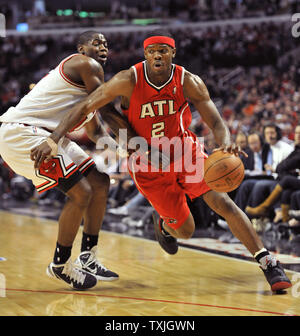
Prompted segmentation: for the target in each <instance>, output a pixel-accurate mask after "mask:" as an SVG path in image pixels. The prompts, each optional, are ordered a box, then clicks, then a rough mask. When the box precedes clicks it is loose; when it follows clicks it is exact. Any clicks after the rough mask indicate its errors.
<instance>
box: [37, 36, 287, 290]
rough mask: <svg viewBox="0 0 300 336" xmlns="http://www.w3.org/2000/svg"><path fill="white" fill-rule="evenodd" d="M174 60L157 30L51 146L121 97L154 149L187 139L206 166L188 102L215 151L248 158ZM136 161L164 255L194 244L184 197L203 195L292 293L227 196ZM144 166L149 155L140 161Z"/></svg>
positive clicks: (277, 285)
mask: <svg viewBox="0 0 300 336" xmlns="http://www.w3.org/2000/svg"><path fill="white" fill-rule="evenodd" d="M175 53H176V48H175V41H174V39H173V38H172V37H171V36H170V34H169V33H167V32H162V31H156V32H154V33H152V34H150V36H149V37H148V38H146V39H145V41H144V55H145V61H144V62H141V63H138V64H136V65H135V66H133V67H131V68H130V69H129V70H125V71H121V72H119V73H118V74H116V75H115V76H114V77H113V78H112V79H111V80H110V81H108V82H107V83H105V84H104V85H102V86H101V87H99V88H98V89H96V90H95V91H94V92H93V93H92V94H90V95H89V97H88V98H86V99H85V100H84V101H82V102H80V103H79V104H77V105H76V106H75V107H74V108H73V109H72V110H71V111H70V113H69V114H68V115H67V116H66V117H65V118H64V120H63V121H62V122H61V123H60V125H59V126H58V127H57V128H56V130H55V131H54V132H53V133H52V134H51V135H50V139H49V141H50V142H51V143H52V144H56V143H58V141H59V139H60V138H61V137H62V136H63V135H64V134H65V133H66V132H67V131H68V130H69V129H70V128H72V127H73V125H75V124H76V123H77V122H78V121H79V120H81V119H82V118H84V117H85V116H86V115H88V113H90V112H91V111H93V110H94V109H97V108H100V107H102V106H104V105H105V104H107V103H109V102H111V101H112V100H114V99H115V98H116V97H118V96H121V97H122V107H123V113H124V114H125V116H126V117H127V119H128V122H129V124H130V126H131V127H132V128H133V130H134V131H135V132H136V134H137V135H139V136H141V137H143V138H144V139H145V140H146V141H147V143H148V144H149V145H151V143H152V140H153V138H160V139H163V138H164V139H173V138H176V139H181V140H182V141H184V140H186V141H190V144H191V145H190V151H189V153H190V154H189V155H191V156H192V158H193V160H194V159H195V158H200V159H202V161H203V159H205V158H206V157H207V156H206V155H205V153H204V152H203V151H202V150H201V145H197V139H196V136H195V135H194V134H193V133H192V132H191V131H190V130H188V126H189V124H190V122H191V112H190V109H189V104H188V102H191V103H192V104H193V105H194V106H195V108H196V109H197V110H198V111H199V113H200V115H201V117H202V119H203V120H204V122H205V123H207V125H208V126H209V127H210V129H211V130H212V132H213V134H214V137H215V141H216V143H217V144H218V145H219V147H218V149H217V150H223V151H228V152H233V153H234V154H236V155H239V154H243V152H242V151H241V150H240V148H239V147H236V146H235V145H234V144H233V143H231V139H230V133H229V130H228V128H227V127H226V126H225V124H224V122H223V120H222V118H221V117H220V115H219V113H218V111H217V109H216V107H215V105H214V103H213V102H212V100H211V99H210V96H209V93H208V90H207V88H206V86H205V84H204V83H203V81H202V80H201V79H200V78H199V77H198V76H197V75H194V74H192V73H190V72H188V71H186V70H184V68H183V67H181V66H178V65H175V64H172V60H173V58H174V57H175ZM120 125H121V124H120ZM122 126H124V124H122ZM122 126H120V127H122ZM129 143H130V141H129ZM53 149H55V145H53V148H51V147H50V146H48V144H47V142H45V143H44V144H42V145H41V146H39V147H38V148H36V154H37V155H38V157H39V159H38V161H37V163H38V164H40V162H42V161H43V160H44V159H45V158H48V157H51V151H52V150H53ZM173 154H174V153H173ZM135 155H136V156H137V155H138V154H136V153H134V154H132V155H131V157H130V159H129V163H130V162H131V163H132V164H129V170H130V173H131V176H132V177H133V179H134V181H135V183H136V186H137V188H138V189H139V191H140V192H141V193H142V194H143V195H144V196H145V197H146V198H147V199H148V200H149V202H150V203H151V204H152V206H153V207H154V208H155V209H156V210H157V212H158V213H159V215H160V217H159V219H157V218H155V217H154V225H155V232H156V237H157V240H158V242H159V243H160V245H161V247H162V248H163V249H164V250H165V251H166V252H168V253H170V254H174V253H176V252H177V249H178V245H177V240H176V238H184V239H188V238H190V237H191V236H192V235H193V232H194V229H195V223H194V220H193V217H192V215H191V213H190V210H189V208H188V206H187V202H186V198H185V196H186V194H187V195H188V196H189V197H190V198H191V199H194V198H196V197H199V196H201V197H203V200H204V201H205V202H206V203H207V205H208V206H209V207H210V208H211V209H212V210H214V211H215V212H216V213H217V214H219V215H220V216H222V217H224V218H225V220H226V221H227V223H228V225H229V227H230V229H231V231H232V233H233V234H234V235H235V236H236V237H237V238H238V239H239V240H240V241H241V242H242V243H243V244H244V245H245V246H246V247H247V249H248V250H249V251H250V252H251V253H252V255H253V256H254V258H255V259H256V261H257V262H258V263H259V264H260V267H261V269H262V270H263V272H264V275H265V277H266V279H267V281H268V282H269V284H270V286H271V289H272V290H274V291H277V290H282V289H286V288H289V287H291V282H290V280H289V279H288V277H287V276H286V274H285V272H284V270H283V268H282V266H281V264H280V263H279V261H277V260H276V259H275V257H274V256H272V255H271V254H270V253H269V252H268V251H267V249H265V248H264V246H263V244H262V242H261V240H260V238H259V237H258V235H257V233H256V232H255V230H254V229H253V227H252V225H251V222H250V221H249V219H248V217H247V216H246V215H245V214H244V213H243V212H242V210H241V209H239V208H238V207H237V205H236V204H235V203H234V202H233V201H232V200H231V199H230V197H229V196H228V195H227V194H226V193H219V192H215V191H213V190H210V189H209V187H208V186H207V185H206V184H205V182H204V180H202V179H200V181H198V182H192V183H188V182H187V179H186V178H187V177H188V175H189V173H188V171H187V170H186V169H183V170H182V171H180V172H177V171H175V170H174V162H175V160H174V158H172V157H171V161H170V169H169V170H170V171H169V172H165V171H159V172H153V171H149V170H148V171H147V169H144V171H143V170H142V171H141V170H139V171H137V170H136V165H135V164H134V162H137V159H134V160H131V159H132V157H133V156H135ZM184 155H186V154H185V153H184ZM142 161H143V156H142V158H141V159H140V162H142ZM198 162H201V160H200V161H198ZM144 166H147V163H145V164H144ZM139 167H141V165H139ZM145 170H146V171H145ZM196 173H197V174H198V173H199V172H196Z"/></svg>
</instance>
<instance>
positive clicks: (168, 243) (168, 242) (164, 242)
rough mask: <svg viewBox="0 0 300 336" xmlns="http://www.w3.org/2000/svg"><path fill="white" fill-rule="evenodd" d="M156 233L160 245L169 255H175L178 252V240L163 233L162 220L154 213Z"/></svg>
mask: <svg viewBox="0 0 300 336" xmlns="http://www.w3.org/2000/svg"><path fill="white" fill-rule="evenodd" d="M152 217H153V223H154V232H155V237H156V240H157V241H158V243H159V245H160V246H161V247H162V248H163V250H164V251H166V252H167V253H169V254H175V253H177V251H178V244H177V239H176V238H174V237H173V236H171V235H170V234H169V233H167V232H162V230H163V228H162V222H163V220H162V218H161V217H158V215H157V213H156V211H153V213H152Z"/></svg>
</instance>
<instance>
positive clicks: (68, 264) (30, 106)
mask: <svg viewBox="0 0 300 336" xmlns="http://www.w3.org/2000/svg"><path fill="white" fill-rule="evenodd" d="M77 49H78V54H74V55H71V56H69V57H67V58H66V59H64V60H63V61H62V62H61V63H60V64H59V65H58V66H57V67H56V68H55V69H54V70H52V71H50V72H49V74H47V75H46V76H45V77H44V78H42V79H41V80H40V81H39V82H38V83H37V84H36V85H35V86H34V88H33V89H32V90H31V91H30V92H29V93H28V94H27V95H26V96H24V97H23V98H22V99H21V101H20V102H19V104H18V105H17V106H16V107H10V108H9V109H8V111H7V112H6V113H4V114H3V115H2V116H1V117H0V123H2V125H1V128H0V155H1V156H2V158H3V159H4V160H5V162H6V163H7V164H8V165H9V166H10V167H11V168H12V169H13V170H14V171H15V172H16V173H17V174H19V175H22V176H25V177H26V178H27V179H30V180H32V182H33V184H34V185H35V186H36V188H37V190H38V192H39V193H42V192H43V191H46V190H49V189H51V188H53V187H57V188H59V189H60V190H61V191H63V192H64V193H65V194H66V195H67V196H68V201H67V202H66V204H65V206H64V208H63V210H62V212H61V215H60V218H59V230H58V237H57V245H56V248H55V253H54V258H53V262H51V263H50V265H49V266H48V268H47V274H48V275H49V276H51V277H54V278H57V279H59V280H62V281H64V282H66V283H68V284H69V285H70V286H71V287H73V288H75V289H88V288H91V287H93V286H95V285H96V283H97V280H106V281H112V280H116V279H118V275H117V274H116V273H114V272H112V271H110V270H108V269H106V268H105V267H104V266H103V265H101V263H100V262H99V261H98V260H97V258H96V249H97V244H98V235H99V231H100V229H101V225H102V220H103V217H104V214H105V208H106V201H107V194H108V190H109V184H110V180H109V177H108V175H106V174H104V173H100V172H99V171H98V170H97V169H96V165H95V163H94V161H93V159H92V158H91V157H89V156H88V155H87V154H86V153H85V152H84V151H83V150H82V149H81V148H80V147H79V146H78V145H77V144H76V143H74V142H73V141H70V140H69V139H68V138H64V139H62V141H60V143H59V146H58V151H57V153H56V155H55V156H54V157H53V159H52V160H50V161H43V160H42V162H41V163H40V165H39V166H37V165H35V164H34V161H32V160H31V158H30V156H31V149H32V148H34V147H36V146H38V145H39V144H41V143H42V142H44V141H45V139H47V138H48V136H49V135H50V134H51V132H52V131H53V130H54V129H55V128H56V126H58V124H59V123H60V121H61V119H62V118H63V116H64V115H65V113H66V112H68V111H69V110H70V108H71V107H73V106H74V105H75V104H76V103H77V102H79V101H81V100H82V99H83V98H85V97H87V96H88V94H89V93H91V92H92V91H94V90H95V89H96V88H97V87H98V86H99V85H101V84H102V83H103V82H104V73H103V68H102V65H104V64H105V62H106V60H107V55H108V46H107V41H106V39H105V37H104V36H103V35H102V34H99V33H97V32H93V31H88V32H85V33H83V34H81V35H80V36H79V39H78V43H77ZM106 108H108V107H106ZM110 113H117V112H116V111H110ZM83 126H85V128H86V131H87V134H88V136H89V138H90V139H91V140H92V141H94V142H95V143H97V141H98V140H99V139H100V137H101V136H103V135H106V134H105V131H104V130H103V128H102V126H101V123H100V120H99V118H98V115H97V114H96V113H95V112H93V113H90V114H89V115H88V116H87V117H86V118H85V119H84V120H82V121H81V122H80V123H79V124H78V125H77V126H76V127H75V128H74V129H73V130H75V129H76V130H77V129H79V128H81V127H83ZM50 145H51V144H50ZM82 219H83V220H84V226H83V236H82V243H81V253H80V255H79V257H78V258H77V260H76V263H75V264H74V263H72V261H71V249H72V244H73V242H74V239H75V237H76V234H77V232H78V229H79V226H80V224H81V221H82Z"/></svg>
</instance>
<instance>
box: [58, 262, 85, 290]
mask: <svg viewBox="0 0 300 336" xmlns="http://www.w3.org/2000/svg"><path fill="white" fill-rule="evenodd" d="M62 274H65V275H66V276H68V277H69V278H70V279H71V280H73V281H75V282H77V283H80V284H82V285H83V283H84V280H85V276H86V275H85V274H84V273H83V272H82V271H81V270H80V269H78V268H76V267H74V266H73V265H72V263H70V262H68V263H66V265H65V267H64V269H63V271H62Z"/></svg>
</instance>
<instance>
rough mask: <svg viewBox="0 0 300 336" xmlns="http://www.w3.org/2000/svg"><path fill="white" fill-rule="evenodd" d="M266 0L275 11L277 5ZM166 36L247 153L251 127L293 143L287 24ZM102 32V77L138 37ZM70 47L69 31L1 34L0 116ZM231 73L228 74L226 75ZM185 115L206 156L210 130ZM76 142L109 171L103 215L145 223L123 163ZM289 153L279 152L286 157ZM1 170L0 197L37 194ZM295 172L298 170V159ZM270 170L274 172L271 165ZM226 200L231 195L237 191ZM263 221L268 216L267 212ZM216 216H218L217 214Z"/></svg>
mask: <svg viewBox="0 0 300 336" xmlns="http://www.w3.org/2000/svg"><path fill="white" fill-rule="evenodd" d="M269 2H270V3H272V4H273V6H275V7H276V8H277V10H279V9H280V8H281V7H280V6H281V5H282V4H283V3H284V2H283V1H271V0H270V1H269ZM190 3H191V4H192V3H193V1H190ZM199 3H203V4H206V6H207V2H206V1H202V2H201V1H199V2H197V5H198V4H199ZM211 3H212V4H213V3H214V2H211ZM225 3H227V5H228V6H237V3H236V2H235V1H226V2H225V1H224V4H225ZM240 3H243V6H254V4H255V6H258V7H259V1H251V2H250V1H240ZM275 7H274V8H275ZM225 12H226V11H225ZM172 33H173V35H174V37H175V40H176V46H177V55H176V59H175V62H176V63H177V64H180V65H183V66H184V67H185V68H186V69H187V70H189V71H191V72H194V73H197V74H199V75H200V77H201V78H202V79H203V80H204V82H205V83H206V85H207V87H208V89H209V91H210V94H211V97H212V99H213V100H214V101H215V103H216V105H217V107H218V109H219V111H220V113H221V115H222V117H223V119H224V120H225V122H226V123H227V125H228V127H229V129H230V131H231V134H232V137H233V138H234V139H236V140H237V138H238V135H240V134H244V136H245V139H246V140H245V141H244V143H245V146H247V148H248V150H249V151H250V152H251V150H252V149H251V146H250V147H249V146H248V135H249V134H250V133H251V132H254V131H255V132H257V133H258V134H259V135H261V137H262V138H263V136H264V133H263V132H264V127H265V126H266V125H268V124H275V125H277V126H278V127H279V128H280V130H281V133H282V134H281V140H280V141H283V142H285V143H287V144H289V145H290V149H291V150H290V152H292V151H293V150H294V149H295V148H296V147H295V143H294V141H295V130H296V126H297V125H298V123H299V115H300V110H299V109H300V61H299V59H298V58H297V57H295V56H293V55H292V54H291V55H286V54H287V53H288V52H290V51H293V50H294V49H296V47H297V46H299V42H298V40H297V39H296V38H293V37H292V35H291V32H290V26H289V25H285V24H282V25H276V24H275V23H262V24H257V25H246V24H244V25H242V26H241V27H231V26H223V27H214V28H205V29H202V30H201V29H199V30H197V31H192V30H188V29H187V30H181V29H178V30H173V31H172ZM106 37H107V40H108V44H109V49H110V51H109V61H108V63H107V65H106V67H105V74H106V79H109V78H110V77H111V76H113V75H114V74H115V73H117V72H118V71H120V70H122V69H127V68H129V67H130V66H131V65H133V64H135V63H137V62H139V61H141V60H142V59H143V50H142V48H141V45H142V41H143V38H144V35H143V34H141V33H110V34H107V35H106ZM297 43H298V44H297ZM75 44H76V36H74V35H65V36H59V37H53V36H50V35H49V36H43V37H41V36H24V37H16V36H10V37H7V38H5V39H1V40H0V50H1V53H0V76H1V78H2V80H1V83H0V96H1V99H0V114H2V113H4V112H5V111H6V110H7V109H8V107H9V106H12V105H16V104H17V103H18V101H19V100H20V98H21V97H22V96H23V95H24V94H26V93H27V92H28V90H29V86H30V84H31V83H36V82H37V81H38V80H39V79H40V78H42V77H43V76H44V75H45V74H46V73H47V72H48V71H49V70H50V69H51V68H53V66H56V65H57V64H58V62H59V61H60V60H62V59H63V58H64V57H65V56H68V55H70V54H72V53H75V52H76V49H75ZM283 56H286V57H283ZM230 74H232V76H228V75H230ZM192 112H193V122H192V125H191V128H192V130H193V131H194V132H195V133H196V134H197V135H198V136H199V137H201V136H202V137H204V138H205V145H206V150H207V152H208V153H210V152H211V150H212V149H213V148H215V147H216V144H215V143H214V139H213V137H212V134H211V132H210V130H209V129H208V128H207V126H206V125H205V124H203V123H202V120H201V118H200V116H199V115H198V114H197V113H196V112H195V110H194V108H193V106H192ZM76 137H77V138H76ZM75 139H76V140H78V141H79V142H80V143H81V145H83V146H85V147H86V148H88V149H89V150H91V155H92V156H93V157H94V159H95V161H96V164H97V166H98V168H99V169H102V170H103V169H104V170H105V171H106V172H107V173H108V174H109V175H110V176H111V189H110V194H109V201H108V213H110V214H112V215H119V216H122V218H123V223H127V224H128V225H133V226H134V225H135V226H143V225H144V223H145V221H147V220H150V215H151V211H150V210H151V207H150V206H149V204H148V202H147V201H146V200H145V199H144V198H143V196H141V195H140V194H139V193H138V192H137V189H136V187H135V186H134V184H133V182H132V180H131V178H130V177H129V175H128V174H127V173H121V172H120V170H121V169H120V168H121V166H122V165H124V164H126V162H124V160H116V161H112V162H111V163H110V165H109V166H107V165H104V160H103V157H102V153H101V152H98V151H94V150H93V149H92V147H91V143H89V141H88V140H87V138H86V137H85V135H84V134H82V133H80V134H79V135H75ZM278 140H279V139H278ZM297 145H298V144H296V146H297ZM290 152H289V153H290ZM289 153H288V152H286V154H287V155H286V157H287V156H288V154H289ZM0 160H1V158H0ZM299 163H300V162H299ZM0 168H1V170H0V195H2V196H3V195H5V197H15V198H17V199H19V200H26V199H30V198H32V197H37V196H36V194H35V192H34V188H32V185H31V184H30V181H24V179H22V178H20V177H18V176H15V175H14V174H13V172H11V171H10V169H9V168H8V167H7V166H6V165H5V163H4V162H1V161H0ZM297 169H300V164H299V167H298V168H297ZM273 173H275V174H276V167H274V172H273ZM263 174H265V173H263ZM274 176H276V175H274ZM269 178H270V177H268V179H269ZM276 178H277V177H275V179H276ZM274 181H275V180H274ZM18 188H19V189H18ZM18 190H20V193H18V192H17V191H18ZM269 191H271V190H269ZM236 192H238V191H236ZM266 195H267V194H266ZM0 197H1V196H0ZM232 197H236V194H235V195H232ZM299 198H300V196H299ZM54 200H55V201H56V202H57V203H58V206H59V204H62V203H63V202H64V201H65V198H64V196H63V195H61V194H60V192H54V191H52V192H48V193H45V194H44V195H43V196H41V197H39V198H38V201H39V202H40V203H41V204H43V203H47V202H49V203H51V204H53V201H54ZM188 201H189V200H188ZM297 202H298V199H295V200H294V203H293V204H294V205H293V207H294V208H296V209H294V210H300V201H299V202H298V203H299V204H298V203H297ZM196 203H197V204H198V203H200V205H199V207H198V209H201V210H197V207H196V206H195V204H196ZM196 203H191V202H190V201H189V204H190V207H191V209H193V211H194V215H195V217H197V218H198V223H199V225H202V226H209V220H207V218H211V219H212V220H213V218H214V219H216V218H215V217H214V214H212V213H211V212H209V213H207V211H208V209H207V208H206V207H205V206H204V205H203V203H201V200H197V201H196ZM296 204H297V205H296ZM246 205H247V204H246ZM297 207H298V208H297ZM145 209H148V210H149V211H146V210H145ZM270 219H271V220H272V219H273V217H272V215H271V216H270ZM299 219H300V216H299ZM216 220H221V221H222V219H218V218H217V219H216Z"/></svg>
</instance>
